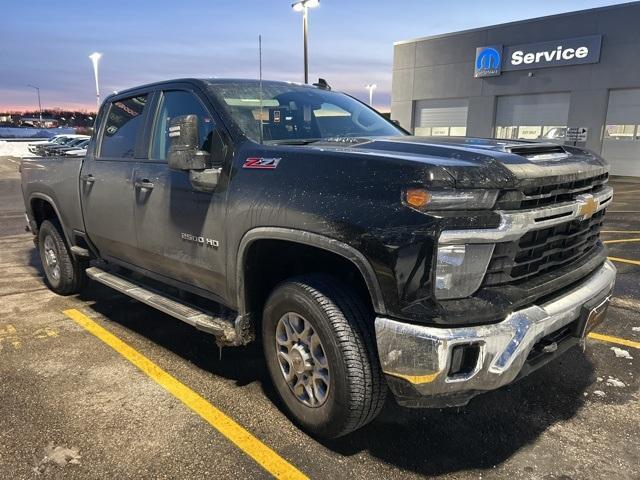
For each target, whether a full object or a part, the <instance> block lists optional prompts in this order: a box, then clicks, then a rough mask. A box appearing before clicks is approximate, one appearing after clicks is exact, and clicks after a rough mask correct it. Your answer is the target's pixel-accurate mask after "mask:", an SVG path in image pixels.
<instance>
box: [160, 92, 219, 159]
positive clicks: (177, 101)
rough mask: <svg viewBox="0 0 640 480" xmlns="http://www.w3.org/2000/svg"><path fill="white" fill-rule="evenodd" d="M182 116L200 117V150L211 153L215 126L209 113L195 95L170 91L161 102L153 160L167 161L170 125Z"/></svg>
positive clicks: (164, 94)
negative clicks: (174, 119)
mask: <svg viewBox="0 0 640 480" xmlns="http://www.w3.org/2000/svg"><path fill="white" fill-rule="evenodd" d="M181 115H196V116H197V117H198V127H199V139H200V150H204V151H206V152H211V142H212V138H213V131H214V129H215V125H214V123H213V119H212V118H211V115H209V112H207V110H206V109H205V108H204V106H203V105H202V103H201V102H200V100H198V97H196V96H195V95H194V94H193V93H191V92H184V91H169V92H164V93H163V96H162V100H161V101H160V111H159V112H158V116H157V118H156V124H155V127H154V130H153V132H154V133H153V148H152V150H151V158H153V159H155V160H166V159H167V153H168V152H169V124H170V123H171V119H173V118H175V117H179V116H181Z"/></svg>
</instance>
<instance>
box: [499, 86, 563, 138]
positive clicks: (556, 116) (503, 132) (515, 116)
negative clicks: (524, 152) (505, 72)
mask: <svg viewBox="0 0 640 480" xmlns="http://www.w3.org/2000/svg"><path fill="white" fill-rule="evenodd" d="M569 99H570V96H569V93H544V94H537V95H511V96H508V97H498V103H497V105H496V130H495V136H496V138H508V139H514V140H515V139H522V140H539V139H541V140H558V139H560V141H562V140H561V139H563V138H564V136H565V133H566V130H567V119H568V118H569Z"/></svg>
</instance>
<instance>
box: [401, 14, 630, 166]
mask: <svg viewBox="0 0 640 480" xmlns="http://www.w3.org/2000/svg"><path fill="white" fill-rule="evenodd" d="M391 118H392V119H394V120H398V121H399V122H400V124H401V125H402V126H403V127H405V128H406V129H407V130H410V131H411V132H413V133H414V134H415V135H431V136H458V135H467V136H478V137H495V138H508V139H528V140H542V141H553V142H566V143H567V144H571V145H574V144H575V145H578V146H586V147H587V148H590V149H591V150H594V151H595V152H597V153H600V154H602V155H603V156H604V157H605V158H607V159H608V160H609V161H610V162H611V172H612V173H613V174H616V175H628V176H640V2H633V3H626V4H622V5H615V6H610V7H603V8H595V9H590V10H582V11H578V12H571V13H566V14H560V15H553V16H548V17H541V18H534V19H530V20H524V21H519V22H513V23H507V24H502V25H495V26H490V27H485V28H478V29H474V30H467V31H463V32H455V33H449V34H445V35H437V36H432V37H425V38H419V39H415V40H407V41H402V42H398V43H396V44H395V47H394V60H393V86H392V98H391Z"/></svg>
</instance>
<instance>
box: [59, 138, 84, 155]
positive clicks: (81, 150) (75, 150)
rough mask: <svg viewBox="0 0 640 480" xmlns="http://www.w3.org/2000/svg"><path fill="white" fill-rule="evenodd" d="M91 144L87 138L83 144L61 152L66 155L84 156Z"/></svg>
mask: <svg viewBox="0 0 640 480" xmlns="http://www.w3.org/2000/svg"><path fill="white" fill-rule="evenodd" d="M88 146H89V140H85V142H84V144H83V145H78V147H77V148H75V147H74V148H71V149H69V150H66V151H64V152H62V153H61V155H63V156H65V157H84V156H85V155H86V154H87V148H88Z"/></svg>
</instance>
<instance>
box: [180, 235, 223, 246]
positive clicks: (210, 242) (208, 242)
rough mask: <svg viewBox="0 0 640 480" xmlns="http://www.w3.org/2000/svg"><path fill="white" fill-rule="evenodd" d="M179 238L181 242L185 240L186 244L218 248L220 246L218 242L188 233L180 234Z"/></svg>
mask: <svg viewBox="0 0 640 480" xmlns="http://www.w3.org/2000/svg"><path fill="white" fill-rule="evenodd" d="M180 238H182V240H186V241H187V242H193V243H198V244H200V245H207V246H208V247H214V248H218V247H219V246H220V242H218V240H215V239H213V238H207V237H199V236H197V235H191V234H190V233H181V234H180Z"/></svg>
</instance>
